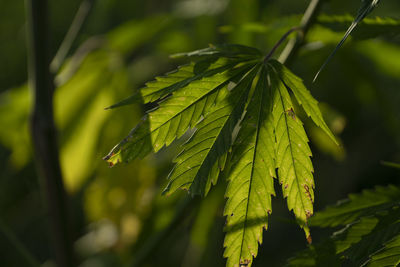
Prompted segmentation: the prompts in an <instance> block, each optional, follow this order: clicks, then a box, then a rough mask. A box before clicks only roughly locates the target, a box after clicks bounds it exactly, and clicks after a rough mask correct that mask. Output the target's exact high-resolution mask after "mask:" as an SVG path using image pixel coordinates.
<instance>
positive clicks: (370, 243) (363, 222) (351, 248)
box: [289, 207, 400, 266]
mask: <svg viewBox="0 0 400 267" xmlns="http://www.w3.org/2000/svg"><path fill="white" fill-rule="evenodd" d="M399 215H400V213H399V208H398V207H397V208H396V209H388V210H387V211H385V212H380V213H376V214H374V215H372V216H368V217H362V218H361V219H360V220H357V221H355V222H352V223H351V224H349V225H347V226H346V227H345V228H343V229H342V230H340V231H338V232H336V233H334V234H333V235H332V236H331V237H330V238H329V239H327V240H324V241H323V242H321V243H318V244H315V245H312V246H310V247H309V248H308V249H307V250H304V251H302V252H300V253H298V254H297V255H296V257H294V258H292V259H290V260H289V266H343V265H345V264H346V265H348V266H365V265H366V264H367V263H371V262H372V261H371V259H370V255H372V256H371V257H373V255H377V254H379V252H381V251H383V250H384V249H385V245H386V244H388V242H390V241H391V240H393V239H392V237H393V236H396V235H398V233H399V231H400V222H399V219H398V218H399ZM395 244H396V243H395V242H394V244H393V247H395ZM396 253H397V252H396V248H394V250H390V248H389V251H387V254H386V253H383V255H380V256H378V257H377V259H379V258H381V259H382V260H384V255H385V254H386V255H387V256H388V257H390V256H393V258H392V259H388V260H389V261H393V260H396V258H395V255H396ZM390 254H391V255H390ZM397 260H399V258H397ZM378 266H396V265H378Z"/></svg>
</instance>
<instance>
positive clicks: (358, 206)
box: [310, 185, 400, 227]
mask: <svg viewBox="0 0 400 267" xmlns="http://www.w3.org/2000/svg"><path fill="white" fill-rule="evenodd" d="M397 201H400V189H399V188H398V187H395V186H392V185H391V186H387V187H382V186H378V187H376V188H375V189H374V190H364V191H363V192H362V193H360V194H350V195H349V199H348V200H342V201H340V202H339V203H338V204H337V205H335V206H330V207H327V208H326V209H325V210H324V211H321V212H318V213H317V214H316V215H315V216H314V217H313V218H311V220H310V224H311V225H312V226H320V227H335V226H338V225H346V224H348V223H351V222H353V221H355V220H357V219H358V218H360V217H363V216H367V215H371V214H374V213H375V212H377V211H381V210H385V209H386V208H388V207H391V206H393V205H394V204H395V203H397Z"/></svg>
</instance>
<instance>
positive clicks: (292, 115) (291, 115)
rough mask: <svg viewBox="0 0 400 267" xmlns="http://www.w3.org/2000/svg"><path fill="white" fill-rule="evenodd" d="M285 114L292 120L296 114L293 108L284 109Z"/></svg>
mask: <svg viewBox="0 0 400 267" xmlns="http://www.w3.org/2000/svg"><path fill="white" fill-rule="evenodd" d="M286 112H287V114H288V115H289V116H290V117H291V118H292V119H294V120H296V114H295V113H294V110H293V108H290V109H288V110H286Z"/></svg>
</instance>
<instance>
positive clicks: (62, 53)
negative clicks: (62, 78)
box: [50, 0, 94, 73]
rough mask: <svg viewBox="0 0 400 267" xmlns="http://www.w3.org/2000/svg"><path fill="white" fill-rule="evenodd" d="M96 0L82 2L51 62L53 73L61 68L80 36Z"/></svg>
mask: <svg viewBox="0 0 400 267" xmlns="http://www.w3.org/2000/svg"><path fill="white" fill-rule="evenodd" d="M93 2H94V0H83V2H82V3H81V4H80V6H79V9H78V11H77V12H76V15H75V17H74V20H73V21H72V23H71V26H70V28H69V29H68V32H67V34H66V35H65V37H64V40H63V41H62V43H61V46H60V48H59V49H58V51H57V53H56V55H55V56H54V58H53V60H52V61H51V64H50V71H51V72H52V73H57V72H58V70H59V69H60V67H61V65H62V63H63V62H64V60H65V58H66V56H67V54H68V52H69V50H70V49H71V47H72V44H73V42H74V40H75V39H76V37H77V36H78V34H79V32H80V30H81V29H82V27H83V25H84V24H85V22H86V19H87V17H88V15H89V13H90V11H91V9H92V6H93Z"/></svg>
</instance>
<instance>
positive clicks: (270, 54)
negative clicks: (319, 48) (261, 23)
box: [264, 27, 301, 63]
mask: <svg viewBox="0 0 400 267" xmlns="http://www.w3.org/2000/svg"><path fill="white" fill-rule="evenodd" d="M300 30H301V28H300V27H293V28H291V29H290V30H288V31H287V32H286V33H285V34H284V35H283V36H282V37H281V39H279V41H278V42H276V44H275V45H274V47H272V49H271V51H270V52H269V53H268V55H266V56H265V58H264V63H265V62H267V61H268V60H269V59H270V58H271V56H272V55H273V54H274V53H275V51H276V49H277V48H278V47H279V46H280V45H281V44H282V43H283V42H284V41H285V40H286V38H287V37H288V36H289V35H290V34H291V33H292V32H294V31H300Z"/></svg>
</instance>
